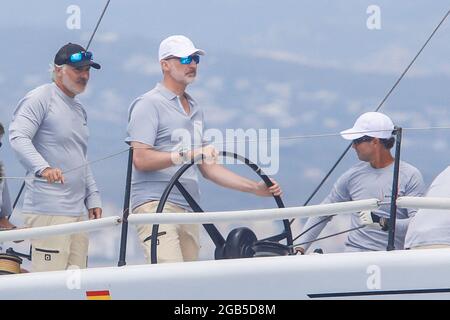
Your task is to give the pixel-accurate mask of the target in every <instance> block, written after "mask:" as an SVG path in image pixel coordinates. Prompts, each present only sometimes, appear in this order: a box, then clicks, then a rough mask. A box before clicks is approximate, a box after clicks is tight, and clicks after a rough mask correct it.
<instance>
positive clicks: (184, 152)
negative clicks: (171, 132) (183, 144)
mask: <svg viewBox="0 0 450 320" xmlns="http://www.w3.org/2000/svg"><path fill="white" fill-rule="evenodd" d="M178 155H179V156H180V158H181V159H182V160H183V163H187V162H189V161H191V159H189V150H187V149H181V150H180V151H178Z"/></svg>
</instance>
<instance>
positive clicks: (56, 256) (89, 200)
mask: <svg viewBox="0 0 450 320" xmlns="http://www.w3.org/2000/svg"><path fill="white" fill-rule="evenodd" d="M91 67H92V68H95V69H100V65H99V64H98V63H95V62H94V61H92V53H90V52H86V50H85V49H84V48H83V47H82V46H80V45H77V44H73V43H68V44H66V45H64V46H63V47H61V48H60V49H59V50H58V52H57V53H56V55H55V58H54V63H53V70H52V78H53V82H52V83H49V84H45V85H42V86H40V87H38V88H36V89H34V90H32V91H30V92H29V93H27V95H26V96H25V97H24V98H23V99H22V100H20V102H19V104H18V106H17V108H16V110H15V112H14V116H13V120H12V122H11V125H10V127H9V139H10V143H11V146H12V148H13V150H14V151H15V152H16V155H17V157H18V158H19V160H20V162H21V163H22V165H23V166H24V167H25V169H26V170H27V176H28V177H30V179H27V180H26V189H25V195H24V201H23V208H22V213H23V214H24V224H25V226H27V227H30V228H34V227H43V226H50V225H57V224H65V223H72V222H78V221H82V220H85V217H86V214H88V216H89V219H98V218H101V215H102V209H101V200H100V195H99V192H98V189H97V186H96V183H95V180H94V177H93V174H92V172H91V169H90V166H89V165H88V164H87V145H88V137H89V131H88V127H87V115H86V111H85V109H84V107H83V106H82V104H81V102H80V101H79V100H78V99H77V98H76V96H77V95H78V94H80V93H82V92H83V91H84V90H85V88H86V85H87V83H88V80H89V74H90V68H91ZM74 168H78V169H76V170H71V169H74ZM88 242H89V241H88V236H87V234H86V233H80V234H71V235H70V234H69V235H60V236H53V237H49V238H43V239H32V240H31V245H32V271H54V270H64V269H67V268H68V267H70V266H76V267H78V268H86V265H87V253H88Z"/></svg>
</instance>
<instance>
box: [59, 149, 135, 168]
mask: <svg viewBox="0 0 450 320" xmlns="http://www.w3.org/2000/svg"><path fill="white" fill-rule="evenodd" d="M128 150H130V148H126V149H125V150H122V151H119V152H116V153H113V154H110V155H108V156H105V157H103V158H100V159H96V160H92V161H88V162H86V163H85V164H83V165H80V166H78V167H75V168H72V169H69V170H66V171H63V173H69V172H72V171H75V170H78V169H81V168H83V167H86V166H88V165H90V164H92V163H96V162H100V161H104V160H107V159H110V158H114V157H116V156H118V155H120V154H122V153H125V152H128Z"/></svg>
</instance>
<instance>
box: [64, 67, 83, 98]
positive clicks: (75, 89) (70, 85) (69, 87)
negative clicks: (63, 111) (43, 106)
mask: <svg viewBox="0 0 450 320" xmlns="http://www.w3.org/2000/svg"><path fill="white" fill-rule="evenodd" d="M62 83H63V85H64V87H66V89H67V90H69V91H70V92H72V93H73V94H74V95H77V94H80V93H83V92H84V90H85V89H86V85H84V86H83V87H81V88H80V87H79V86H77V85H76V84H75V83H74V82H73V81H72V80H71V79H69V77H68V76H67V75H66V73H65V72H64V70H63V73H62Z"/></svg>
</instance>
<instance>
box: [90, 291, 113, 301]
mask: <svg viewBox="0 0 450 320" xmlns="http://www.w3.org/2000/svg"><path fill="white" fill-rule="evenodd" d="M86 298H87V299H88V300H111V295H110V293H109V290H103V291H86Z"/></svg>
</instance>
